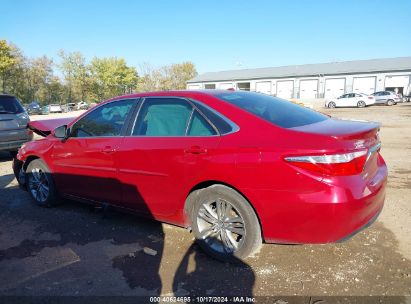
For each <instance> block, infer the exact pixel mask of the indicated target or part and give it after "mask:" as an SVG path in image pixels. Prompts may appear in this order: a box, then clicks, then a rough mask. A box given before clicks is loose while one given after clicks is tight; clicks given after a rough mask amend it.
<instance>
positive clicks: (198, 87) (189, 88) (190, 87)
mask: <svg viewBox="0 0 411 304" xmlns="http://www.w3.org/2000/svg"><path fill="white" fill-rule="evenodd" d="M187 89H188V90H199V89H201V85H199V84H189V85H187Z"/></svg>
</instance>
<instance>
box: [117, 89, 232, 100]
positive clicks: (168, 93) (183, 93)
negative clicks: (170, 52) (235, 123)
mask: <svg viewBox="0 0 411 304" xmlns="http://www.w3.org/2000/svg"><path fill="white" fill-rule="evenodd" d="M230 92H233V93H234V92H235V91H231V90H175V91H156V92H141V93H134V94H128V95H122V96H118V97H114V98H111V99H110V100H114V99H120V98H137V97H150V96H179V97H191V96H194V95H208V96H215V95H217V94H219V93H230ZM237 92H238V91H237Z"/></svg>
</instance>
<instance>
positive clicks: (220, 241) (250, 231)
mask: <svg viewBox="0 0 411 304" xmlns="http://www.w3.org/2000/svg"><path fill="white" fill-rule="evenodd" d="M190 219H191V222H192V229H193V233H194V236H195V238H196V240H197V242H198V243H199V245H200V246H201V248H202V249H203V250H204V251H205V252H207V253H208V254H209V255H211V256H212V257H214V258H217V259H219V260H221V261H229V262H236V261H238V260H242V259H245V258H247V257H249V256H250V255H252V254H254V253H256V252H257V251H258V249H259V248H260V247H261V244H262V237H261V228H260V223H259V221H258V219H257V216H256V214H255V212H254V209H253V208H252V207H251V205H250V204H249V202H248V201H247V200H246V199H245V198H244V197H243V196H242V195H241V194H239V193H238V192H237V191H235V190H233V189H231V188H229V187H227V186H223V185H213V186H210V187H208V188H206V189H203V190H200V191H199V192H198V194H197V197H196V198H195V200H194V205H193V208H192V209H191V214H190Z"/></svg>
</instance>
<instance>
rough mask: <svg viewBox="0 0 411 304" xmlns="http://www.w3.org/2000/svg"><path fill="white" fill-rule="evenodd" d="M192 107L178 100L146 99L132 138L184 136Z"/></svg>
mask: <svg viewBox="0 0 411 304" xmlns="http://www.w3.org/2000/svg"><path fill="white" fill-rule="evenodd" d="M192 111H193V107H192V106H191V105H190V104H189V103H188V102H187V101H185V100H183V99H180V98H172V97H170V98H168V97H164V98H146V99H145V100H144V102H143V105H142V107H141V109H140V111H139V115H138V117H137V121H136V124H135V126H134V130H133V135H134V136H185V134H186V130H187V127H188V123H189V120H190V117H191V115H192Z"/></svg>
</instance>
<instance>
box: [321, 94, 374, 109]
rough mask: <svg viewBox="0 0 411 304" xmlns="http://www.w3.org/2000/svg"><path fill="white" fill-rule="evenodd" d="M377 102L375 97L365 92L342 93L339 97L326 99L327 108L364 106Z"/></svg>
mask: <svg viewBox="0 0 411 304" xmlns="http://www.w3.org/2000/svg"><path fill="white" fill-rule="evenodd" d="M374 103H375V97H374V96H370V95H367V94H363V93H348V94H344V95H341V96H340V97H338V98H331V99H328V100H326V102H325V107H326V108H336V107H358V108H364V107H366V106H370V105H373V104H374Z"/></svg>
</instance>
